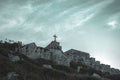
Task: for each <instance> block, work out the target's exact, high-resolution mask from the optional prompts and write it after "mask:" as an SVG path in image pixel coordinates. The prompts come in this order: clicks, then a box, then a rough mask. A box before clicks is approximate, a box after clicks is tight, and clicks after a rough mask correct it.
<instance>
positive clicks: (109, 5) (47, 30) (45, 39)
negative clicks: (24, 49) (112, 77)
mask: <svg viewBox="0 0 120 80" xmlns="http://www.w3.org/2000/svg"><path fill="white" fill-rule="evenodd" d="M54 34H56V35H57V36H58V39H57V40H58V41H59V42H60V43H61V46H62V48H63V50H64V51H66V50H68V49H71V48H74V49H78V50H81V51H84V52H89V53H90V55H91V56H93V57H95V58H96V59H97V60H100V61H101V62H102V63H105V64H110V65H111V66H112V67H115V68H119V69H120V62H119V61H120V0H0V39H5V38H8V39H12V40H16V41H18V40H19V41H23V42H24V43H30V42H36V44H37V45H39V46H43V47H44V46H46V45H47V44H48V43H50V42H51V40H53V37H52V36H53V35H54Z"/></svg>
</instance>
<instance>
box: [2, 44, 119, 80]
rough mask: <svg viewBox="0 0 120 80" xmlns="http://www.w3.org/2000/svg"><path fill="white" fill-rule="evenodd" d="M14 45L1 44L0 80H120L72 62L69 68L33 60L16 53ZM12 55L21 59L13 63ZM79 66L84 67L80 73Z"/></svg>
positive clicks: (116, 76) (41, 60)
mask: <svg viewBox="0 0 120 80" xmlns="http://www.w3.org/2000/svg"><path fill="white" fill-rule="evenodd" d="M12 45H13V44H9V45H8V43H7V44H2V46H1V44H0V80H120V77H119V75H109V74H107V73H102V72H99V71H96V70H94V69H92V68H90V67H88V66H86V65H84V64H81V63H74V62H71V66H70V67H67V66H63V65H56V64H55V63H54V62H52V61H49V60H45V59H41V58H39V59H34V60H33V59H30V58H28V57H27V56H25V55H23V54H22V53H17V52H15V51H14V50H15V47H13V46H12ZM15 46H16V45H15ZM16 47H17V46H16ZM11 55H12V56H17V57H18V58H19V59H17V60H16V61H13V60H12V59H11ZM78 65H80V66H82V67H83V68H82V69H81V70H80V72H77V66H78Z"/></svg>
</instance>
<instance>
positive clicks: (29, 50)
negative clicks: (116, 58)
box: [18, 35, 120, 74]
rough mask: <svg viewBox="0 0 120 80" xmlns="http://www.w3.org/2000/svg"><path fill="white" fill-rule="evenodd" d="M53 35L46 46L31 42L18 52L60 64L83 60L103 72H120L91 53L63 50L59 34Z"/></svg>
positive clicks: (66, 64) (67, 64)
mask: <svg viewBox="0 0 120 80" xmlns="http://www.w3.org/2000/svg"><path fill="white" fill-rule="evenodd" d="M53 37H54V40H53V41H51V42H50V44H48V45H47V46H46V47H38V46H37V45H36V44H35V43H30V44H26V45H23V46H22V47H20V48H19V49H18V52H20V53H22V54H25V55H26V56H28V57H29V58H32V59H36V58H43V59H47V60H51V61H53V62H55V63H56V64H58V65H65V66H70V62H71V61H74V62H82V63H84V64H86V65H88V66H90V67H92V68H94V69H96V70H99V71H102V72H109V73H111V74H117V73H120V71H119V70H118V69H114V68H111V67H110V65H105V64H101V63H100V61H96V60H95V58H93V57H90V55H89V53H86V52H82V51H79V50H75V49H70V50H68V51H66V52H63V51H62V47H61V46H60V43H59V42H57V40H56V38H57V36H56V35H54V36H53Z"/></svg>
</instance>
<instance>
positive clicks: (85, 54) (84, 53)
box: [65, 49, 89, 56]
mask: <svg viewBox="0 0 120 80" xmlns="http://www.w3.org/2000/svg"><path fill="white" fill-rule="evenodd" d="M65 54H66V55H67V54H71V55H80V56H89V53H86V52H82V51H79V50H75V49H70V50H68V51H66V52H65Z"/></svg>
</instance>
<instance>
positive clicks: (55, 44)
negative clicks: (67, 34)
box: [45, 41, 61, 50]
mask: <svg viewBox="0 0 120 80" xmlns="http://www.w3.org/2000/svg"><path fill="white" fill-rule="evenodd" d="M45 48H46V49H58V50H61V46H60V44H59V42H57V41H52V42H51V43H50V44H48V45H47V46H46V47H45Z"/></svg>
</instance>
